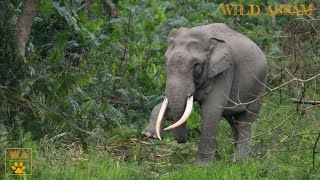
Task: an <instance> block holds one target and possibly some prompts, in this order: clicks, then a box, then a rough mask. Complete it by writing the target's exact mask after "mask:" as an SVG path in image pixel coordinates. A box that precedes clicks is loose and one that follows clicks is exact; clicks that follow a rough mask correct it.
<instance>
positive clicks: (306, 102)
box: [291, 99, 320, 105]
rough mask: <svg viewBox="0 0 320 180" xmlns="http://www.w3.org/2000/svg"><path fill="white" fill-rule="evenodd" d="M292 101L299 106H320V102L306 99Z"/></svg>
mask: <svg viewBox="0 0 320 180" xmlns="http://www.w3.org/2000/svg"><path fill="white" fill-rule="evenodd" d="M291 101H292V102H293V103H297V104H311V105H318V104H320V101H311V100H304V99H291Z"/></svg>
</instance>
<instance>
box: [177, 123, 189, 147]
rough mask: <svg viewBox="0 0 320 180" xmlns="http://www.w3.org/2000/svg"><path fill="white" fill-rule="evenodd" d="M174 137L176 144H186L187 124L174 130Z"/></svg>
mask: <svg viewBox="0 0 320 180" xmlns="http://www.w3.org/2000/svg"><path fill="white" fill-rule="evenodd" d="M174 137H175V139H176V141H177V142H178V143H186V142H187V123H184V124H182V125H181V126H179V127H177V128H175V129H174Z"/></svg>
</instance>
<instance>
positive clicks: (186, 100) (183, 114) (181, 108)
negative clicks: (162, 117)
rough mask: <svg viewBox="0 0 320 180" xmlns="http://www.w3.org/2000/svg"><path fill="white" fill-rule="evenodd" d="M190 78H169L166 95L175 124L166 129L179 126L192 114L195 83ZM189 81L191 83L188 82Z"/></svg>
mask: <svg viewBox="0 0 320 180" xmlns="http://www.w3.org/2000/svg"><path fill="white" fill-rule="evenodd" d="M189 81H190V80H186V79H184V80H180V79H179V80H177V79H176V80H172V79H169V78H168V80H167V87H166V97H167V98H168V101H169V105H170V108H171V111H172V114H173V120H174V122H175V123H174V124H173V125H171V126H169V127H167V128H165V129H164V130H169V129H173V128H176V127H179V126H180V125H182V124H183V123H185V122H186V121H187V119H188V117H189V116H190V114H191V111H192V106H193V96H192V94H193V93H194V89H195V88H194V83H193V82H192V81H191V82H189ZM188 82H189V83H188Z"/></svg>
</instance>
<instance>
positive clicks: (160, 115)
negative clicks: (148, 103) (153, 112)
mask: <svg viewBox="0 0 320 180" xmlns="http://www.w3.org/2000/svg"><path fill="white" fill-rule="evenodd" d="M167 106H168V99H167V97H164V100H163V102H162V105H161V108H160V111H159V114H158V118H157V122H156V133H157V137H158V138H159V139H160V140H161V136H160V126H161V122H162V119H163V115H164V113H165V111H166V109H167Z"/></svg>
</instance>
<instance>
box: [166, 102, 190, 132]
mask: <svg viewBox="0 0 320 180" xmlns="http://www.w3.org/2000/svg"><path fill="white" fill-rule="evenodd" d="M192 106H193V96H190V97H188V100H187V105H186V109H185V111H184V113H183V115H182V117H181V118H180V119H179V120H178V121H177V122H176V123H174V124H172V125H171V126H169V127H167V128H165V129H164V130H165V131H166V130H170V129H174V128H176V127H179V126H181V125H182V124H183V123H185V122H186V121H187V120H188V118H189V116H190V114H191V112H192Z"/></svg>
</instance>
